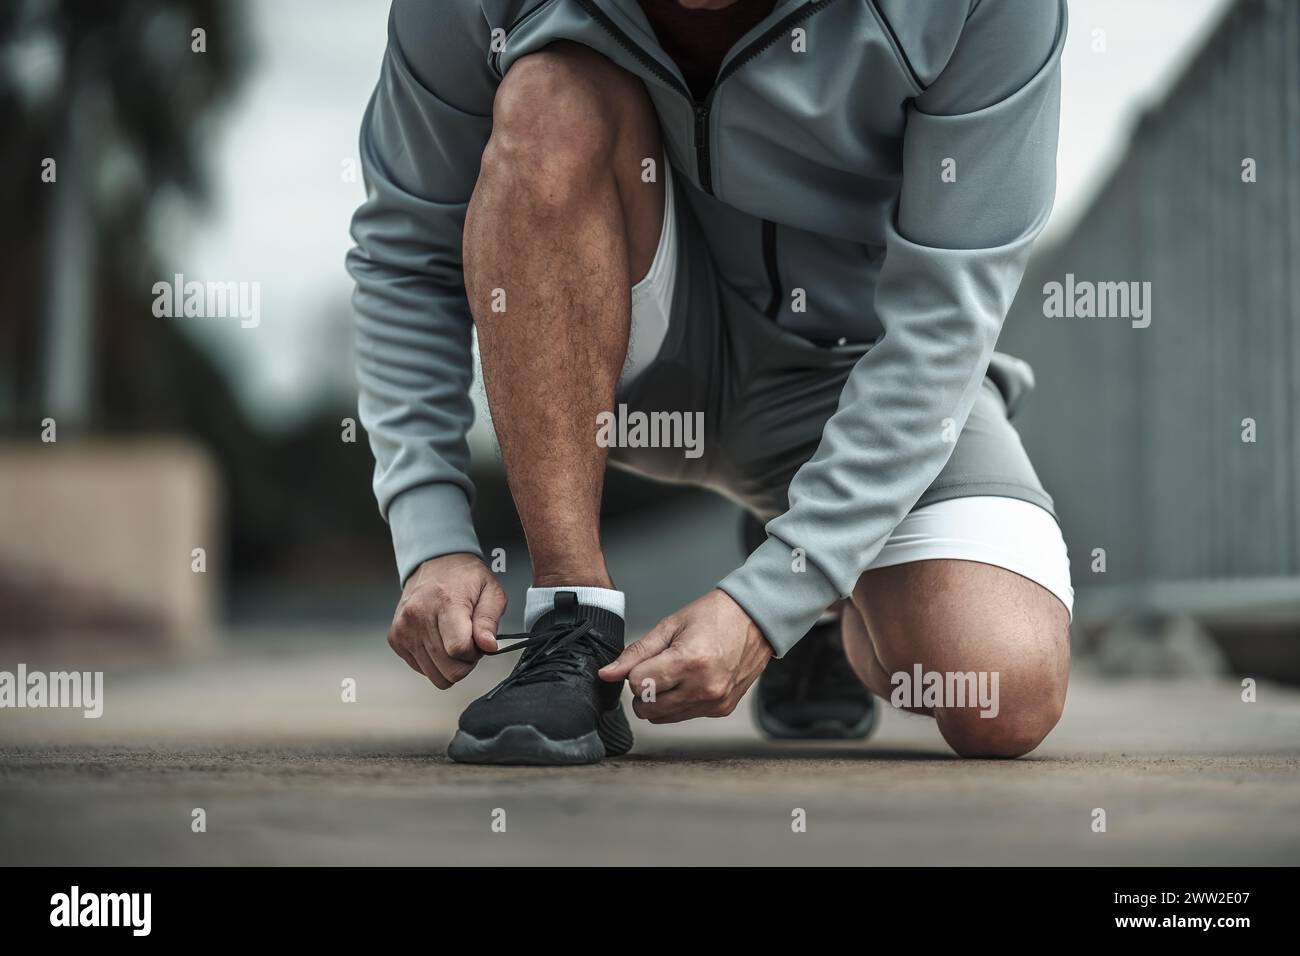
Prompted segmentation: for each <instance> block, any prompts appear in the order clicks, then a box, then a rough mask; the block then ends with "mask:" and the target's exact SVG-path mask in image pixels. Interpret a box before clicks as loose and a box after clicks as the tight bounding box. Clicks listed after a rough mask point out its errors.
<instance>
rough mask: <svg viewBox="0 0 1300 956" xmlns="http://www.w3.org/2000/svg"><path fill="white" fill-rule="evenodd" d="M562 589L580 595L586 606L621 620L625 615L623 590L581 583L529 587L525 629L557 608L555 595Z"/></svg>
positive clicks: (525, 610) (579, 598)
mask: <svg viewBox="0 0 1300 956" xmlns="http://www.w3.org/2000/svg"><path fill="white" fill-rule="evenodd" d="M560 591H572V592H573V593H574V594H576V595H577V596H578V603H579V604H582V605H584V606H586V607H597V608H600V609H602V610H605V611H609V612H610V613H611V614H614V615H616V616H617V617H618V618H619V619H620V620H621V619H623V618H624V617H625V614H624V608H625V606H626V603H627V602H626V598H625V597H624V595H623V592H622V591H615V590H613V589H611V588H593V587H585V586H579V585H573V586H567V585H565V586H561V587H555V588H529V589H528V597H527V599H526V600H525V601H524V630H525V631H528V630H532V627H533V625H534V624H536V623H537V619H538V618H540V617H541V616H542V615H543V614H546V613H547V612H548V611H552V610H554V609H555V595H556V594H557V593H558V592H560Z"/></svg>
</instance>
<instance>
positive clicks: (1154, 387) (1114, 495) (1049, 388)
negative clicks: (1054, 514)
mask: <svg viewBox="0 0 1300 956" xmlns="http://www.w3.org/2000/svg"><path fill="white" fill-rule="evenodd" d="M1252 173H1253V176H1252ZM1298 178H1300V4H1297V3H1291V2H1268V0H1243V2H1240V3H1238V4H1237V5H1235V6H1234V7H1233V8H1232V9H1231V10H1230V11H1229V13H1228V15H1227V16H1226V17H1225V20H1224V22H1223V23H1222V24H1221V26H1220V29H1218V30H1217V31H1215V32H1214V33H1213V35H1212V37H1211V39H1210V40H1209V42H1208V43H1207V45H1206V47H1205V48H1204V49H1203V50H1202V51H1201V52H1200V54H1199V55H1198V56H1197V57H1196V58H1195V59H1194V61H1193V62H1192V63H1191V65H1190V67H1189V68H1188V70H1187V72H1186V73H1185V75H1184V76H1183V77H1182V79H1181V80H1180V81H1179V83H1178V84H1177V85H1176V86H1175V87H1174V89H1173V90H1172V92H1171V93H1170V95H1169V96H1168V98H1167V99H1166V101H1165V102H1164V103H1163V104H1161V105H1160V106H1159V107H1158V108H1155V109H1152V110H1151V111H1150V112H1149V113H1148V115H1147V116H1146V117H1145V118H1144V119H1143V121H1142V122H1141V123H1140V125H1139V126H1138V128H1137V130H1136V132H1135V135H1134V137H1133V141H1132V145H1131V148H1130V150H1129V152H1128V155H1127V156H1126V158H1125V159H1124V160H1123V161H1122V163H1121V164H1120V165H1119V167H1118V169H1117V170H1116V172H1115V174H1114V176H1113V178H1112V179H1111V180H1110V181H1109V183H1108V185H1107V186H1106V187H1105V188H1104V189H1103V191H1102V192H1101V194H1100V197H1099V199H1098V200H1097V202H1096V204H1095V205H1094V207H1093V208H1092V209H1091V210H1090V212H1089V214H1088V215H1087V216H1086V217H1085V218H1084V220H1083V221H1082V222H1081V224H1080V225H1079V227H1078V228H1077V229H1076V230H1075V231H1074V232H1073V234H1072V235H1070V236H1069V237H1068V238H1066V239H1065V240H1064V241H1062V242H1061V243H1060V244H1059V245H1058V246H1056V247H1055V248H1053V249H1050V250H1045V251H1044V252H1043V254H1041V255H1040V256H1038V257H1037V259H1036V260H1035V262H1034V264H1033V266H1032V267H1031V269H1030V271H1029V273H1028V274H1027V275H1026V277H1025V281H1024V283H1023V285H1022V287H1021V291H1020V295H1019V297H1018V299H1017V302H1016V305H1015V307H1014V309H1013V311H1012V314H1011V316H1010V318H1009V320H1008V324H1007V329H1006V333H1005V334H1004V336H1003V339H1002V342H1001V343H1000V346H999V347H1000V348H1002V349H1005V350H1006V351H1009V352H1011V353H1013V354H1015V355H1018V356H1020V357H1022V358H1024V359H1026V360H1028V361H1029V362H1030V363H1031V364H1032V365H1033V366H1034V369H1035V371H1036V373H1037V380H1038V386H1037V390H1036V393H1035V394H1034V395H1033V396H1032V397H1031V399H1030V400H1029V401H1028V402H1027V403H1026V405H1025V409H1024V412H1023V414H1022V416H1021V417H1020V418H1018V419H1017V425H1018V426H1019V427H1020V429H1021V432H1022V434H1023V436H1024V439H1025V442H1026V445H1027V446H1028V447H1029V449H1030V451H1031V454H1032V455H1033V458H1034V461H1035V463H1036V466H1037V468H1038V470H1039V473H1040V475H1041V477H1042V478H1043V481H1044V482H1045V484H1046V485H1047V488H1048V490H1049V491H1050V492H1051V493H1052V494H1053V496H1054V497H1055V499H1056V503H1057V506H1058V511H1059V514H1060V516H1061V519H1062V524H1063V526H1064V528H1065V531H1066V537H1067V542H1068V544H1069V546H1070V550H1071V557H1072V561H1073V572H1074V578H1075V585H1076V588H1079V589H1081V590H1082V591H1084V592H1088V591H1089V590H1093V591H1094V592H1095V593H1094V595H1093V600H1092V603H1091V604H1090V605H1088V602H1087V601H1085V606H1090V607H1091V608H1093V609H1094V610H1100V611H1102V612H1111V611H1114V610H1117V609H1118V607H1119V606H1121V605H1126V606H1134V605H1140V606H1148V607H1150V606H1155V607H1159V606H1161V605H1162V604H1167V605H1169V606H1170V607H1175V608H1180V609H1182V610H1184V611H1190V612H1192V613H1196V611H1197V610H1198V609H1206V608H1223V607H1224V606H1225V605H1278V604H1281V605H1285V606H1288V607H1290V608H1291V609H1292V610H1293V612H1294V615H1295V616H1293V617H1292V620H1295V621H1300V483H1297V480H1296V476H1297V474H1298V473H1300V325H1298V323H1297V320H1298V319H1300V182H1297V179H1298ZM1251 179H1253V181H1248V180H1251ZM1067 274H1068V275H1073V276H1074V277H1075V278H1076V279H1077V280H1087V281H1092V282H1150V283H1151V285H1150V289H1151V306H1152V311H1151V322H1150V325H1149V326H1148V327H1145V328H1139V327H1134V324H1133V323H1132V322H1130V321H1127V320H1125V319H1114V318H1105V319H1103V318H1048V317H1046V316H1045V310H1044V300H1045V293H1044V286H1045V284H1046V283H1050V282H1054V281H1055V282H1061V283H1064V282H1065V281H1066V276H1067ZM1252 429H1253V434H1252ZM1251 438H1253V440H1250V439H1251ZM1097 549H1101V550H1100V551H1098V550H1097ZM1103 552H1104V553H1103ZM1102 562H1104V565H1103V564H1102ZM1103 566H1104V569H1105V570H1104V572H1103V571H1101V570H1100V568H1101V567H1103ZM1106 595H1108V597H1106Z"/></svg>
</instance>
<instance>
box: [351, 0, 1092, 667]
mask: <svg viewBox="0 0 1300 956" xmlns="http://www.w3.org/2000/svg"><path fill="white" fill-rule="evenodd" d="M1065 16H1066V14H1065V2H1064V0H778V2H777V4H776V8H775V9H774V10H773V12H772V14H771V16H769V17H768V18H767V19H766V20H764V21H763V22H762V23H760V24H759V25H758V26H757V27H755V28H754V29H753V30H752V31H750V32H749V33H748V34H746V35H745V36H744V37H743V38H742V39H741V40H740V41H739V42H738V43H737V45H736V46H735V47H734V48H733V49H732V51H731V52H730V53H729V54H728V56H727V58H726V60H725V61H724V63H723V66H722V70H721V73H720V74H719V78H718V82H717V83H716V85H715V86H714V89H713V91H712V92H711V93H710V94H709V96H708V98H707V99H706V100H704V101H702V102H696V101H694V100H693V98H692V96H691V94H690V92H689V90H688V89H687V87H686V84H685V82H684V81H683V78H682V76H681V73H680V72H679V71H678V69H677V68H676V66H675V65H674V64H673V62H672V61H671V60H670V59H669V58H668V56H667V55H666V54H665V53H664V52H663V50H662V49H661V48H660V47H659V45H658V43H657V42H656V40H655V36H654V33H653V31H652V30H651V28H650V26H649V24H648V23H647V21H646V19H645V17H644V15H643V14H642V13H641V10H640V8H639V6H638V5H637V2H636V0H397V2H396V3H394V5H393V10H392V13H391V17H390V23H389V40H388V50H387V53H386V54H385V56H384V61H383V66H382V70H381V75H380V79H379V84H378V88H377V89H376V91H375V94H374V97H373V98H372V100H371V102H370V105H369V107H368V109H367V111H366V114H365V119H364V122H363V126H362V131H361V157H362V163H363V167H364V171H365V176H366V182H367V189H368V198H367V200H366V202H365V204H364V205H363V206H362V207H361V208H360V209H359V210H358V211H357V213H356V216H355V218H354V220H353V226H352V235H353V238H354V239H355V241H356V247H355V248H354V249H353V250H352V252H351V253H350V254H349V256H348V268H349V271H350V272H351V274H352V276H353V277H354V278H355V280H356V294H355V297H354V302H355V307H356V323H357V325H356V332H357V335H356V342H357V366H358V378H359V382H360V392H361V397H360V414H361V420H362V423H363V424H364V425H365V427H366V429H367V431H368V432H369V435H370V442H371V447H372V449H373V451H374V455H375V462H376V467H375V483H374V484H375V493H376V496H377V497H378V499H379V506H380V509H381V511H382V512H383V514H384V515H385V517H386V518H387V520H388V522H389V525H390V526H391V529H392V533H393V541H394V544H395V548H396V552H397V562H398V566H399V572H400V574H401V577H402V579H403V580H405V578H406V577H407V576H408V575H410V574H411V572H412V571H414V570H415V568H416V567H418V566H419V564H420V563H421V562H422V561H424V560H426V559H428V558H431V557H436V556H438V555H442V554H449V553H453V552H459V551H467V552H473V553H481V552H480V548H479V544H478V541H477V540H476V537H475V534H474V530H473V526H472V524H471V522H470V500H471V496H472V486H471V484H470V481H469V479H468V478H467V477H466V473H465V472H466V467H467V465H468V457H469V452H468V447H467V444H466V441H465V435H466V431H467V429H468V427H469V425H470V423H471V420H472V416H473V410H472V405H471V403H470V399H469V397H468V392H469V388H470V385H471V377H472V363H471V354H470V337H471V327H472V321H471V316H470V310H469V306H468V303H467V301H466V297H465V290H464V284H463V276H462V263H461V239H462V229H463V225H464V220H465V209H466V205H467V203H468V201H469V198H470V195H471V193H472V191H473V189H474V184H475V181H476V179H477V177H478V170H479V160H480V157H481V155H482V152H483V148H484V145H485V144H486V142H487V139H488V136H489V134H490V132H491V113H492V100H493V95H494V92H495V90H496V87H497V84H498V83H499V82H500V80H501V77H502V76H503V75H504V74H505V73H506V71H507V70H509V69H510V66H511V64H512V63H514V62H515V61H516V60H517V59H519V57H521V56H523V55H525V54H528V53H532V52H534V51H537V50H539V49H541V48H542V47H544V46H546V45H547V44H548V43H550V42H551V41H553V40H557V39H568V40H574V41H577V42H579V43H584V44H586V45H588V46H591V47H593V48H595V49H596V50H598V51H600V52H601V53H603V54H604V55H606V56H607V57H609V58H610V59H611V60H613V61H614V62H615V63H617V64H618V65H619V66H621V67H623V68H624V69H627V70H629V71H631V72H633V73H635V74H636V75H637V76H639V77H640V78H641V79H642V80H643V81H644V83H645V85H646V88H647V89H648V91H649V93H650V97H651V99H652V101H653V103H654V106H655V109H656V110H657V111H658V114H659V121H660V124H661V126H662V129H663V136H664V142H665V146H666V148H667V151H668V154H669V157H670V158H671V161H672V165H673V169H674V173H675V175H677V176H678V177H685V178H686V179H687V180H689V182H691V183H692V184H694V185H695V186H697V187H698V188H699V189H701V190H703V191H704V192H705V193H707V194H709V195H711V196H713V197H714V198H715V199H717V200H718V201H719V202H720V203H721V204H723V206H724V207H725V208H726V209H731V210H735V211H736V215H735V217H734V220H731V219H728V218H727V217H726V216H720V217H719V219H718V221H717V222H713V223H709V224H706V226H705V231H706V235H707V238H708V241H709V244H710V247H711V249H712V251H713V253H714V256H715V259H716V260H717V264H718V269H719V273H720V275H721V276H722V278H723V279H724V280H725V281H727V282H729V283H731V284H732V285H733V286H734V287H736V288H737V289H740V290H742V292H743V293H744V294H745V295H747V296H749V297H751V300H752V301H754V302H755V303H756V304H757V305H758V306H759V307H760V308H767V309H768V310H769V314H770V315H772V317H773V319H774V321H778V322H780V323H782V324H783V325H785V326H787V327H788V328H790V329H791V330H792V331H795V332H798V333H800V334H804V335H807V336H808V337H810V338H835V337H838V336H847V337H849V338H850V339H853V340H858V341H861V340H876V345H875V347H874V348H872V349H871V350H870V351H869V352H868V353H867V354H866V355H865V356H864V357H863V358H862V360H861V361H860V362H859V364H858V366H857V367H856V369H855V370H854V372H853V374H852V375H851V376H850V378H849V380H848V383H847V384H846V385H845V388H844V392H843V396H842V398H841V401H840V406H839V410H838V411H837V412H836V413H835V415H834V416H833V417H832V418H831V419H830V421H829V422H828V423H827V424H826V427H825V430H824V432H823V437H822V441H821V445H820V447H819V448H818V450H817V452H816V454H815V455H814V456H813V458H812V459H811V460H810V461H809V462H808V463H807V464H806V465H805V466H804V467H803V468H802V469H801V470H800V471H799V473H798V474H797V475H796V476H795V479H794V481H793V483H792V484H791V487H790V509H789V510H788V511H787V512H786V513H785V514H783V515H781V516H779V517H777V518H776V519H774V520H773V521H771V522H770V523H769V524H768V526H767V532H768V536H769V537H768V540H767V542H766V543H765V544H763V545H762V546H761V547H760V548H758V550H756V551H755V552H754V553H753V554H752V555H751V556H750V557H749V559H748V560H747V561H746V562H745V563H744V565H743V566H742V567H740V568H739V569H738V570H736V571H735V572H733V573H732V574H731V575H729V576H728V577H727V578H725V579H724V580H723V581H722V582H721V583H720V585H719V586H720V587H721V588H722V589H723V590H725V591H726V592H727V593H729V594H730V595H731V596H732V597H733V598H735V599H736V600H737V601H738V602H739V603H740V604H741V606H743V607H744V608H745V609H746V610H747V611H748V613H749V614H750V616H751V617H753V619H754V620H755V622H756V623H757V624H758V626H759V627H760V628H761V629H762V631H763V633H764V634H765V635H766V636H767V638H768V640H769V641H770V642H771V643H772V645H773V647H774V648H775V649H776V650H777V652H778V653H784V652H785V651H786V650H788V649H789V648H790V647H791V646H792V645H793V644H794V643H795V642H796V641H797V640H798V639H799V637H800V636H801V635H802V634H803V633H804V632H805V631H806V630H807V629H808V627H809V626H811V624H812V622H813V621H814V620H815V619H816V618H817V616H818V615H819V614H820V613H821V612H822V610H823V609H825V608H826V607H827V606H828V605H829V604H831V603H832V602H834V601H835V600H836V599H838V598H840V597H843V596H845V595H847V594H849V593H850V591H851V590H852V588H853V586H854V583H855V582H856V581H857V579H858V576H859V575H860V574H861V573H862V571H863V570H864V569H865V568H866V567H867V566H868V565H869V564H870V563H871V561H872V560H873V559H874V558H875V556H876V554H877V553H878V552H879V550H880V548H881V547H882V546H883V544H884V543H885V540H886V539H887V538H888V537H889V534H890V533H891V532H892V531H893V529H894V528H895V526H897V524H898V523H899V522H900V521H901V520H902V519H903V517H904V516H905V515H906V514H907V512H908V511H909V510H910V509H911V508H912V506H913V504H914V503H915V502H916V501H917V499H918V498H919V497H920V496H921V494H922V493H923V492H924V491H925V490H926V488H927V487H928V486H929V485H930V483H931V482H932V481H933V480H934V479H935V478H936V477H937V476H938V474H939V472H940V471H941V469H942V468H943V466H944V464H945V462H946V461H947V459H948V456H949V455H950V453H951V451H952V447H953V446H952V444H951V442H949V441H945V440H944V435H945V433H949V434H950V433H951V425H952V422H955V423H956V426H957V427H958V428H960V427H961V426H962V425H964V424H965V421H966V416H967V415H968V413H969V411H970V408H971V405H972V404H973V402H974V400H975V396H976V394H977V390H978V389H979V388H980V384H981V381H982V379H983V377H984V374H985V371H986V369H987V368H988V365H989V360H990V357H991V355H992V352H993V347H994V343H995V342H996V341H997V338H998V332H999V330H1000V328H1001V326H1002V322H1003V319H1004V318H1005V317H1006V314H1007V309H1008V308H1009V306H1010V305H1011V300H1012V298H1013V297H1014V295H1015V293H1016V289H1017V287H1018V285H1019V283H1020V277H1021V274H1022V271H1023V269H1024V265H1025V260H1026V257H1027V255H1028V252H1029V247H1030V244H1031V242H1032V241H1033V239H1034V237H1035V236H1036V235H1037V234H1038V232H1039V231H1040V230H1041V229H1042V227H1043V224H1044V222H1045V221H1046V219H1047V216H1048V212H1049V210H1050V208H1051V204H1052V198H1053V193H1054V189H1055V159H1056V139H1057V122H1058V111H1059V99H1060V92H1059V84H1060V77H1059V59H1060V51H1061V46H1062V44H1063V42H1064V37H1065ZM778 240H779V241H778ZM774 250H779V257H777V256H776V255H774V254H773V253H774ZM794 288H803V289H804V290H805V292H806V297H807V301H808V303H809V306H808V308H807V309H806V310H805V311H800V312H795V311H794V310H793V309H792V308H791V307H790V300H789V296H788V293H786V294H783V293H782V291H781V290H783V289H785V290H790V289H794ZM949 419H951V420H952V422H949V421H947V420H949Z"/></svg>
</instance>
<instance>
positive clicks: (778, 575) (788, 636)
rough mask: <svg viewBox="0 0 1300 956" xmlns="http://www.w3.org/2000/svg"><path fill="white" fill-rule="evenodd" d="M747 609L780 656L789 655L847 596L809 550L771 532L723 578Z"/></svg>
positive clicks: (734, 597) (725, 587) (721, 586)
mask: <svg viewBox="0 0 1300 956" xmlns="http://www.w3.org/2000/svg"><path fill="white" fill-rule="evenodd" d="M718 588H719V589H720V590H722V591H725V592H726V593H727V594H728V595H729V596H730V597H731V599H732V600H733V601H735V602H736V603H737V604H739V605H740V606H741V608H743V609H744V611H745V613H746V614H748V615H749V617H750V620H752V621H753V622H754V624H755V625H756V626H757V627H758V629H759V631H760V632H761V633H762V635H763V637H764V638H765V639H766V640H767V642H768V644H770V645H771V646H772V651H773V653H774V654H775V655H776V656H777V657H781V656H784V655H785V654H786V653H787V652H788V651H789V650H790V648H792V647H794V645H795V644H797V643H798V642H799V639H800V638H801V637H803V636H804V635H805V634H806V633H808V630H809V629H810V628H811V627H812V626H813V624H815V623H816V622H817V618H819V617H820V616H821V614H822V612H823V611H825V610H826V608H827V607H829V606H830V605H831V604H832V603H834V602H835V601H837V600H839V599H840V598H842V597H844V595H842V594H840V593H839V591H838V589H837V588H836V587H835V585H834V584H833V583H832V582H831V580H830V579H829V578H827V577H826V575H825V574H823V573H822V571H821V569H820V568H818V567H817V566H816V565H815V564H813V563H812V562H811V561H808V560H807V556H806V555H801V554H798V553H797V552H796V551H794V550H793V549H791V548H789V547H788V546H787V545H786V544H784V543H783V542H781V541H779V540H777V539H776V538H771V537H769V538H768V539H767V540H766V541H765V542H763V544H762V545H760V546H759V547H758V548H757V549H756V550H755V551H754V553H753V554H751V555H750V556H749V559H748V560H747V561H746V562H745V563H744V564H743V565H741V566H740V567H739V568H737V569H736V570H735V571H733V572H731V574H729V575H727V576H726V577H725V578H723V579H722V580H721V581H720V582H719V583H718Z"/></svg>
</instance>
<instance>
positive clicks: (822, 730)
mask: <svg viewBox="0 0 1300 956" xmlns="http://www.w3.org/2000/svg"><path fill="white" fill-rule="evenodd" d="M740 540H741V545H742V546H743V547H744V549H745V553H746V554H749V553H750V552H752V551H753V550H754V549H755V548H757V547H758V546H759V545H760V544H762V543H763V542H764V541H765V540H767V532H766V531H764V530H763V523H762V522H761V521H759V520H758V519H757V518H755V517H754V516H753V515H751V514H749V513H748V512H744V513H743V514H742V515H741V523H740ZM754 720H755V721H756V722H757V723H758V726H759V729H760V730H762V731H763V733H765V734H767V735H768V736H769V737H777V738H780V739H783V740H800V739H803V740H852V739H858V738H863V737H867V736H869V735H870V734H871V731H872V730H874V729H875V726H876V698H875V697H874V696H872V693H871V691H869V690H867V688H866V686H865V685H864V684H863V683H862V681H861V680H859V679H858V675H857V674H855V673H854V672H853V668H852V667H851V666H849V659H848V658H847V657H845V656H844V641H843V639H842V637H841V635H840V622H839V618H836V619H835V620H833V621H821V622H819V623H817V624H815V625H813V629H812V630H811V631H809V632H808V634H807V635H806V636H805V637H804V639H803V640H801V641H800V642H799V643H798V644H796V645H795V646H794V647H792V648H791V649H790V652H789V653H788V654H786V655H785V657H782V658H781V659H780V660H772V661H769V662H768V665H767V669H766V670H764V671H763V673H762V675H761V676H760V677H759V678H758V687H757V690H756V693H755V694H754Z"/></svg>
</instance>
